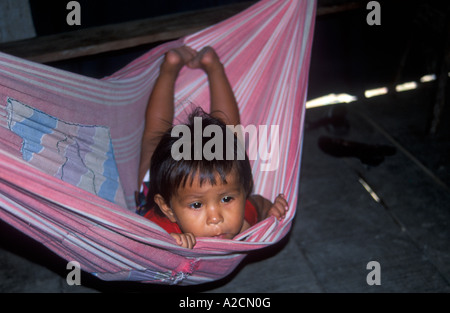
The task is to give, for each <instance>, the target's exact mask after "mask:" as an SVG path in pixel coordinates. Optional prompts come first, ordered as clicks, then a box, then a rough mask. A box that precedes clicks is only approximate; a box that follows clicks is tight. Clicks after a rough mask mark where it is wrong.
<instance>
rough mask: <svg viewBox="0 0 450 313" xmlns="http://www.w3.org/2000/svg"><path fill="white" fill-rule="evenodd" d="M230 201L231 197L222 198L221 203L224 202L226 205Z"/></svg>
mask: <svg viewBox="0 0 450 313" xmlns="http://www.w3.org/2000/svg"><path fill="white" fill-rule="evenodd" d="M231 200H233V197H229V196H225V197H223V198H222V202H225V203H228V202H230V201H231Z"/></svg>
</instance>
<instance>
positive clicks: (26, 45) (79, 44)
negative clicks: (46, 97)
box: [0, 1, 255, 63]
mask: <svg viewBox="0 0 450 313" xmlns="http://www.w3.org/2000/svg"><path fill="white" fill-rule="evenodd" d="M253 3H255V1H247V2H242V3H238V4H233V5H227V6H220V7H215V8H210V9H204V10H198V11H190V12H184V13H178V14H171V15H165V16H160V17H156V18H148V19H143V20H137V21H131V22H125V23H120V24H112V25H105V26H99V27H92V28H86V29H81V30H77V31H72V32H67V33H62V34H56V35H49V36H42V37H36V38H32V39H27V40H21V41H16V42H9V43H4V44H1V45H0V51H2V52H5V53H8V54H11V55H15V56H18V57H21V58H25V59H28V60H31V61H35V62H41V63H45V62H53V61H60V60H65V59H72V58H76V57H81V56H87V55H93V54H98V53H102V52H106V51H114V50H121V49H125V48H131V47H135V46H139V45H143V44H149V43H154V42H158V41H168V40H173V39H176V38H180V37H182V36H186V35H189V34H192V33H194V32H196V31H199V30H201V29H204V28H206V27H208V26H210V25H213V24H216V23H218V22H220V21H222V20H225V19H227V18H229V17H231V16H233V15H235V14H237V13H239V12H241V11H243V10H244V9H246V8H247V7H249V6H250V5H252V4H253Z"/></svg>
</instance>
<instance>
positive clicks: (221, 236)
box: [213, 234, 228, 239]
mask: <svg viewBox="0 0 450 313" xmlns="http://www.w3.org/2000/svg"><path fill="white" fill-rule="evenodd" d="M227 237H228V234H220V235H217V236H213V238H216V239H227Z"/></svg>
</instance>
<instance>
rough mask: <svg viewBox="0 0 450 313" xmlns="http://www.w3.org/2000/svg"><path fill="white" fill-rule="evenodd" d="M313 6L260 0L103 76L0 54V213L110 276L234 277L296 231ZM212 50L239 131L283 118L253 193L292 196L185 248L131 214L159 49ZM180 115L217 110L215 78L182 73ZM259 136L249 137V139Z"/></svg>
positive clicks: (256, 168)
mask: <svg viewBox="0 0 450 313" xmlns="http://www.w3.org/2000/svg"><path fill="white" fill-rule="evenodd" d="M315 9H316V4H315V1H310V0H304V1H299V0H292V1H280V0H263V1H260V2H258V3H256V4H255V5H253V6H251V7H250V8H248V9H247V10H245V11H243V12H241V13H239V14H237V15H236V16H233V17H231V18H229V19H227V20H225V21H223V22H221V23H219V24H216V25H213V26H211V27H209V28H207V29H204V30H203V31H200V32H198V33H195V34H193V35H190V36H187V37H184V38H181V39H179V40H176V41H172V42H168V43H164V44H161V45H160V46H158V47H156V48H154V49H152V50H151V51H149V52H147V53H146V54H144V55H143V56H141V57H139V58H137V59H136V60H134V61H133V62H131V63H130V64H128V65H127V66H125V67H124V68H123V69H121V70H119V71H118V72H116V73H114V74H113V75H111V76H109V77H106V78H104V79H101V80H99V79H94V78H89V77H85V76H82V75H78V74H74V73H69V72H66V71H62V70H58V69H55V68H52V67H49V66H46V65H42V64H36V63H33V62H29V61H26V60H23V59H20V58H17V57H13V56H10V55H6V54H3V53H0V218H1V219H2V220H3V221H5V222H6V223H8V224H10V225H12V226H13V227H15V228H16V229H18V230H19V231H21V232H23V233H25V234H27V235H28V236H30V237H31V238H33V239H34V240H36V241H37V242H39V243H41V244H42V245H44V246H45V247H47V248H48V249H49V250H51V251H53V252H54V253H56V254H57V255H59V256H60V257H62V258H63V259H65V260H67V261H77V262H78V263H79V264H80V265H81V269H82V270H84V271H85V272H88V273H91V274H93V275H95V276H97V277H98V278H100V279H102V280H128V281H139V282H146V283H155V284H180V285H192V284H201V283H206V282H209V281H213V280H217V279H220V278H223V277H225V276H226V275H228V274H229V273H231V272H232V271H233V270H234V269H235V268H236V266H237V265H238V264H239V262H240V261H241V260H242V259H243V258H244V257H245V256H246V255H247V254H248V253H251V251H254V250H256V249H261V248H264V247H267V246H269V245H272V244H275V243H277V242H278V241H279V240H280V239H282V238H283V237H284V236H285V235H286V234H287V232H288V231H289V229H290V227H291V223H292V219H293V217H294V215H295V208H296V205H297V193H298V186H299V185H298V184H299V173H300V172H299V170H300V157H301V147H302V131H303V117H304V110H305V102H306V91H307V79H308V70H309V62H310V51H311V45H312V36H313V26H314V18H315ZM183 44H186V45H188V46H191V47H192V48H194V49H196V50H200V49H201V48H202V47H204V46H206V45H209V46H212V47H214V49H215V50H216V51H217V53H218V55H219V56H220V58H221V60H222V62H223V63H224V66H225V69H226V72H227V75H228V77H229V80H230V83H231V85H232V86H233V89H234V92H235V95H236V99H237V102H238V104H239V109H240V114H241V123H242V124H243V125H249V124H253V125H279V138H280V140H279V147H280V148H279V151H280V154H279V160H278V163H277V164H278V165H277V168H276V169H275V170H263V167H264V166H267V162H268V161H267V160H264V159H263V158H257V159H256V160H254V161H252V169H253V173H254V182H255V189H254V192H255V193H257V194H261V195H263V196H264V197H266V198H268V199H272V200H273V199H274V198H275V197H276V195H277V194H278V193H280V192H282V193H284V194H285V195H286V197H287V199H288V201H289V204H290V210H289V211H288V214H287V216H286V218H285V219H284V220H282V221H278V220H277V219H275V218H273V217H272V218H268V219H266V220H264V221H261V222H260V223H258V224H256V225H255V226H253V227H252V228H250V229H249V230H247V231H245V232H244V233H242V234H239V235H238V237H237V238H235V239H233V240H220V239H214V238H198V239H197V244H196V246H195V248H194V249H191V250H190V249H185V248H182V247H179V246H178V245H176V243H175V241H174V240H173V239H172V237H171V236H170V235H169V234H167V233H166V232H165V231H164V230H163V229H162V228H160V227H159V226H157V225H156V224H154V223H152V222H151V221H149V220H147V219H145V218H143V217H141V216H139V215H138V214H136V208H135V200H134V191H135V189H136V183H135V182H136V181H137V175H138V163H139V152H140V138H141V135H142V132H143V128H144V119H143V117H144V115H145V114H144V112H145V108H146V104H147V100H148V97H149V94H150V92H151V89H152V85H153V83H154V81H155V79H156V77H157V75H158V71H159V65H160V64H161V62H162V59H163V55H164V53H165V52H166V51H168V50H169V49H171V48H174V47H177V46H181V45H183ZM175 100H176V107H175V117H176V119H183V118H184V116H185V112H186V110H188V109H191V108H192V104H195V105H196V106H201V107H203V108H204V109H205V110H206V111H207V110H208V108H209V90H208V82H207V78H206V75H204V73H203V72H202V71H200V70H189V69H183V70H182V71H181V73H180V76H179V78H178V80H177V83H176V96H175ZM251 144H254V143H250V145H251Z"/></svg>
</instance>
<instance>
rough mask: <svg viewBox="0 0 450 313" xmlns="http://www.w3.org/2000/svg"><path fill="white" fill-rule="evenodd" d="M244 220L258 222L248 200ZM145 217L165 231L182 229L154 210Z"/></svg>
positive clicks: (179, 231)
mask: <svg viewBox="0 0 450 313" xmlns="http://www.w3.org/2000/svg"><path fill="white" fill-rule="evenodd" d="M244 214H245V216H244V218H245V220H246V221H247V223H249V224H250V226H253V225H255V224H256V223H258V212H256V208H255V207H254V206H253V204H252V203H251V202H250V201H248V200H247V201H246V202H245V213H244ZM144 217H145V218H147V219H149V220H151V221H152V222H154V223H155V224H157V225H158V226H161V227H162V228H164V230H165V231H166V232H168V233H169V234H170V233H176V234H181V233H182V231H181V229H180V227H179V226H178V224H177V223H174V222H171V221H170V220H169V219H168V218H167V217H165V216H161V215H159V214H158V213H156V212H155V210H149V211H148V212H147V213H145V215H144Z"/></svg>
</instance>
